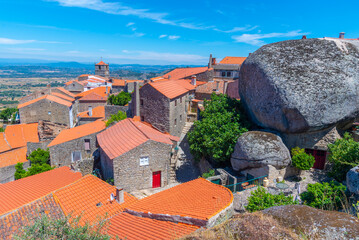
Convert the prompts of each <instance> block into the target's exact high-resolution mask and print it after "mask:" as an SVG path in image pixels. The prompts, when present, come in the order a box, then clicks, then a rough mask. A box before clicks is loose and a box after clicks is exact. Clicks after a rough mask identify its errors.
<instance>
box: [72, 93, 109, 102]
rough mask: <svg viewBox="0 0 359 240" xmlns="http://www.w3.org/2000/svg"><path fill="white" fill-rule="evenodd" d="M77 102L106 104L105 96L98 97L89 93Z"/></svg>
mask: <svg viewBox="0 0 359 240" xmlns="http://www.w3.org/2000/svg"><path fill="white" fill-rule="evenodd" d="M79 101H96V102H97V101H101V102H106V101H107V96H104V97H103V96H100V95H99V94H97V93H95V92H91V93H90V94H87V95H85V96H84V97H82V98H80V99H79Z"/></svg>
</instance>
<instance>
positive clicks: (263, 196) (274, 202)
mask: <svg viewBox="0 0 359 240" xmlns="http://www.w3.org/2000/svg"><path fill="white" fill-rule="evenodd" d="M294 204H298V202H297V201H294V200H293V196H285V195H284V193H280V194H277V195H276V194H271V193H268V192H267V190H265V189H264V188H263V187H259V188H258V189H256V190H255V191H253V192H252V193H251V195H250V196H249V198H248V205H247V206H245V208H246V210H247V211H249V212H255V211H260V210H263V209H266V208H270V207H273V206H281V205H294Z"/></svg>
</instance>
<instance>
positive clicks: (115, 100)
mask: <svg viewBox="0 0 359 240" xmlns="http://www.w3.org/2000/svg"><path fill="white" fill-rule="evenodd" d="M107 101H108V103H109V104H111V105H119V106H125V105H127V104H128V103H129V102H130V101H131V94H130V93H127V92H123V91H122V92H120V93H119V94H117V95H111V96H109V98H108V100H107Z"/></svg>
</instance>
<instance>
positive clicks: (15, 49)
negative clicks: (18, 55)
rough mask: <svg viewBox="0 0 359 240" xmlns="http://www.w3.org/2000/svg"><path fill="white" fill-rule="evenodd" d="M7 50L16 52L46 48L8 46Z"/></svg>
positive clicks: (36, 50)
mask: <svg viewBox="0 0 359 240" xmlns="http://www.w3.org/2000/svg"><path fill="white" fill-rule="evenodd" d="M7 50H10V51H14V52H29V51H31V52H38V51H45V50H46V49H44V48H7Z"/></svg>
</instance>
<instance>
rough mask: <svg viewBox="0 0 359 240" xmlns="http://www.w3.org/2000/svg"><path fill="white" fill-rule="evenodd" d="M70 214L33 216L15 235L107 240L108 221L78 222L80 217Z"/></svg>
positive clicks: (23, 238) (65, 239)
mask: <svg viewBox="0 0 359 240" xmlns="http://www.w3.org/2000/svg"><path fill="white" fill-rule="evenodd" d="M70 218H71V217H70V216H66V217H62V218H60V219H53V218H50V217H48V216H47V215H46V214H43V215H42V216H41V217H39V218H35V219H34V221H33V222H32V224H30V225H27V226H24V227H22V229H21V231H20V233H19V234H18V235H17V236H15V237H14V238H15V239H19V240H27V239H28V240H30V239H31V240H32V239H63V240H72V239H79V240H87V239H89V240H109V239H111V237H110V236H109V235H107V229H108V226H109V225H108V221H107V220H101V219H100V220H99V222H98V223H96V224H89V223H86V224H80V218H81V217H77V218H75V219H70Z"/></svg>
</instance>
